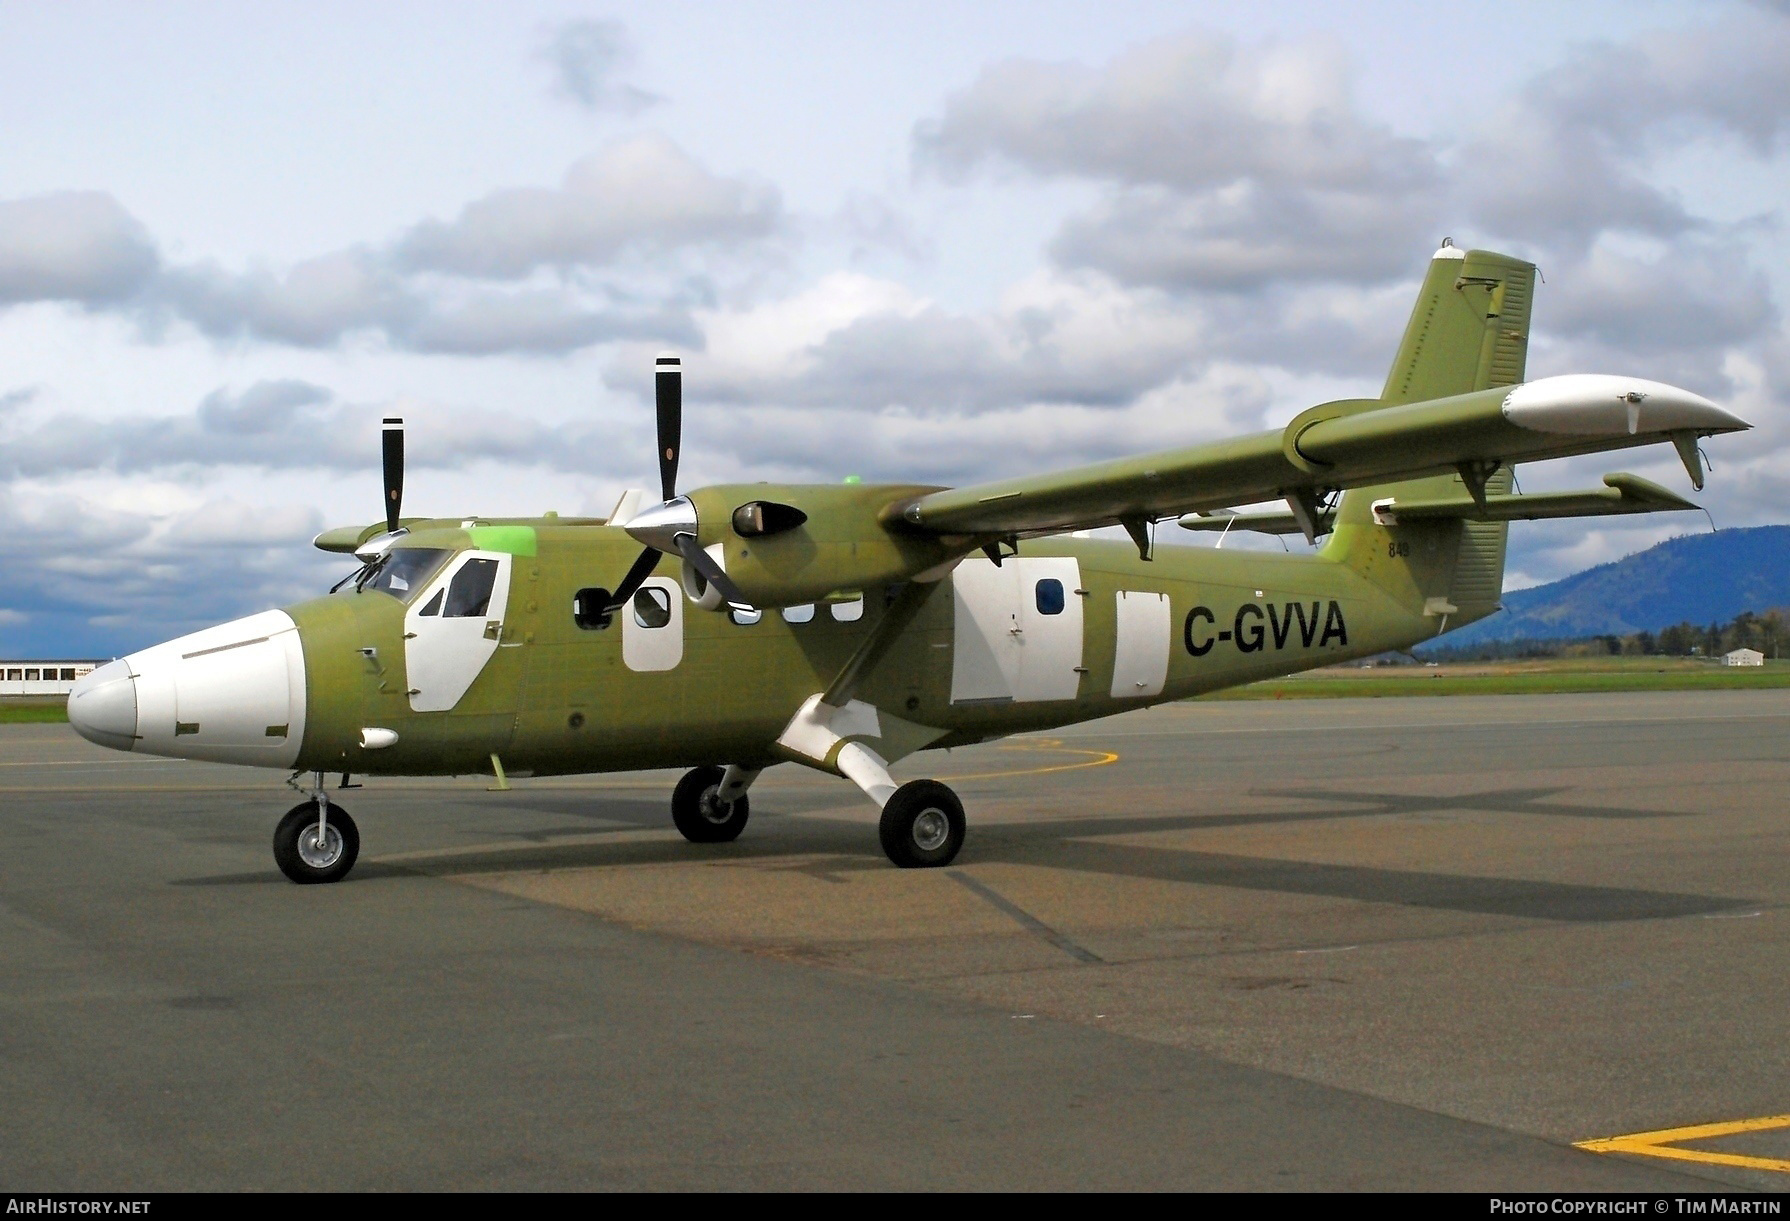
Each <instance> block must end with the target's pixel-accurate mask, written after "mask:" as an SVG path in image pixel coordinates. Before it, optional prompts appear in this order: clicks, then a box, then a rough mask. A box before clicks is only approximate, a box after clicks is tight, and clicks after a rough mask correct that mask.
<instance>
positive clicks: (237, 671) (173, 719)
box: [69, 611, 305, 767]
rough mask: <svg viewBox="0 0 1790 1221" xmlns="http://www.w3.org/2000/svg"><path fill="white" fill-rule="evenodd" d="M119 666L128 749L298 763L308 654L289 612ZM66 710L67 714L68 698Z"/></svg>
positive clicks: (268, 614)
mask: <svg viewBox="0 0 1790 1221" xmlns="http://www.w3.org/2000/svg"><path fill="white" fill-rule="evenodd" d="M115 664H116V663H115ZM123 664H125V665H128V666H129V667H130V673H131V675H132V676H133V680H134V681H133V686H134V689H135V711H136V731H135V732H136V742H135V744H134V746H133V747H132V749H135V750H139V751H143V752H145V753H147V754H152V755H171V756H173V757H175V758H178V759H207V760H211V761H213V762H217V763H247V764H250V765H253V766H257V767H288V766H290V765H291V763H292V761H293V760H294V759H296V758H297V757H298V749H299V745H300V743H301V742H302V741H303V739H304V727H305V726H304V721H305V657H304V649H303V647H302V646H301V645H300V643H299V639H298V625H297V624H295V623H293V621H292V616H290V615H288V614H287V613H286V612H285V611H263V612H262V613H261V614H258V615H250V616H249V617H248V618H246V619H236V620H233V621H231V622H229V623H223V624H219V625H218V626H217V627H208V628H206V629H205V630H204V631H202V632H194V633H193V634H192V635H190V636H182V637H180V638H179V639H178V640H170V641H168V642H167V643H166V644H158V645H156V646H155V647H154V648H149V649H144V650H143V651H142V652H140V653H132V654H131V655H130V656H128V657H126V658H125V659H124V662H123ZM100 673H101V671H97V670H96V671H95V672H94V674H93V675H90V676H89V677H97V676H98V675H99V674H100ZM69 705H70V717H71V718H72V717H73V715H74V713H73V707H74V699H73V697H72V696H71V697H70V700H69Z"/></svg>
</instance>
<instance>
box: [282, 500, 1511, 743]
mask: <svg viewBox="0 0 1790 1221" xmlns="http://www.w3.org/2000/svg"><path fill="white" fill-rule="evenodd" d="M446 525H447V523H441V526H443V527H445V526H446ZM1357 535H1371V536H1372V537H1371V538H1366V537H1356V536H1357ZM455 536H457V537H458V539H459V542H458V546H460V547H468V546H476V547H479V548H481V549H486V550H500V551H504V552H508V553H510V554H511V555H512V557H513V558H512V564H513V568H512V573H511V580H510V587H509V595H508V605H507V608H493V610H492V612H491V614H492V616H493V617H494V618H497V619H500V620H501V623H502V627H501V629H500V633H499V644H498V647H497V648H496V650H495V652H494V653H493V654H492V656H491V658H490V660H489V662H488V663H487V664H485V665H484V667H483V669H482V670H481V671H480V672H479V674H478V677H477V678H476V679H475V680H474V681H473V683H472V685H471V687H470V688H468V689H467V691H466V693H465V695H464V696H462V697H461V698H460V699H459V700H458V702H457V703H456V704H455V705H454V707H453V708H452V709H450V710H448V711H445V712H415V711H412V710H411V708H410V706H409V701H408V700H407V698H406V693H407V691H408V689H409V683H408V679H407V676H406V674H405V672H404V667H405V662H404V658H405V640H404V615H405V605H404V604H403V603H402V602H400V601H399V599H398V598H396V597H393V596H392V595H390V594H386V593H382V592H373V591H367V592H363V593H353V592H344V593H339V594H335V595H331V596H329V597H324V598H318V599H315V600H313V601H309V602H305V603H302V604H299V605H297V606H293V607H290V608H288V613H290V614H291V616H292V617H293V619H294V621H295V622H296V624H297V626H298V629H299V634H300V636H301V638H302V640H303V644H304V653H305V659H306V665H305V675H306V691H305V702H306V707H307V710H308V711H307V716H306V721H305V730H304V737H303V742H302V746H301V749H300V752H299V755H298V758H297V761H296V763H295V766H296V767H298V768H302V769H307V770H328V771H347V772H353V773H366V774H391V775H430V774H459V773H473V772H488V771H490V769H491V766H492V765H491V761H490V759H491V756H492V755H494V754H495V755H498V756H500V757H501V759H502V761H503V764H504V766H505V768H506V769H507V770H508V771H509V773H510V774H512V775H516V774H523V775H526V774H534V775H552V774H567V773H585V772H601V771H610V770H623V769H634V768H649V767H685V766H693V765H699V764H709V763H737V764H742V765H746V766H763V765H766V764H769V763H772V762H775V761H777V760H778V759H779V758H780V757H782V756H781V755H780V754H779V753H778V751H777V749H776V747H775V742H776V739H777V737H778V735H779V734H780V733H781V732H782V731H783V729H784V727H785V726H786V725H787V724H788V723H789V720H790V718H791V716H792V715H793V714H794V713H795V712H796V711H797V709H798V708H799V707H800V706H801V704H802V702H803V701H804V700H805V699H807V698H809V697H810V696H813V695H815V694H816V693H817V692H820V691H823V690H825V689H826V687H827V685H828V684H829V683H830V682H831V681H832V680H833V678H834V677H835V676H836V675H837V674H838V673H839V671H840V670H841V668H842V667H844V665H845V664H846V662H847V660H848V659H849V658H850V657H851V655H852V654H853V652H854V650H856V649H857V647H858V646H859V644H860V643H861V642H862V641H863V640H864V639H865V637H866V636H867V635H868V634H869V633H870V632H871V630H872V629H873V628H874V626H875V623H876V621H877V619H878V618H879V617H880V615H881V614H882V610H883V599H882V597H881V591H880V590H874V591H872V594H871V597H870V598H869V599H867V605H866V607H865V609H864V613H863V614H862V617H861V618H859V619H857V620H856V621H853V622H841V621H839V620H838V619H837V618H836V617H835V615H834V614H833V613H832V611H833V610H834V609H835V608H834V607H829V606H828V605H825V604H823V605H820V606H817V607H815V608H814V610H815V613H814V615H813V618H812V619H811V620H810V621H808V622H805V623H791V622H787V621H786V619H785V617H784V616H783V615H782V614H780V613H779V612H777V611H775V610H768V611H766V612H765V613H764V614H763V616H762V618H761V619H760V620H759V621H758V622H756V623H750V624H741V623H738V622H735V621H734V620H733V618H731V617H730V616H729V615H728V614H726V613H716V612H709V611H703V610H700V609H698V608H696V607H695V606H693V605H691V604H690V603H688V602H685V603H684V605H683V607H682V616H681V617H682V633H683V648H682V657H681V660H679V661H678V663H677V664H676V665H675V667H673V668H670V669H666V670H660V671H652V672H637V671H635V670H632V669H630V668H629V667H628V665H627V664H625V661H624V657H623V648H622V643H623V641H622V637H623V623H622V616H623V615H626V614H628V613H630V612H629V610H628V609H627V608H624V609H623V610H621V611H619V612H617V614H616V615H615V622H614V623H613V624H612V625H611V626H609V627H607V628H604V629H601V630H590V629H586V628H581V627H579V626H578V625H577V624H576V623H575V622H574V617H573V599H574V596H575V594H576V593H577V591H578V590H580V589H583V588H587V587H599V586H605V585H609V584H612V583H613V581H614V580H615V577H616V574H618V573H620V572H622V571H624V570H625V569H626V568H627V566H628V564H629V563H631V562H632V560H633V558H634V556H635V555H636V554H637V553H638V550H639V548H638V544H636V543H635V542H634V541H633V540H632V539H630V538H628V537H627V535H626V534H624V533H623V532H622V531H621V530H619V529H614V528H610V527H607V526H597V525H585V524H575V525H574V524H559V523H557V522H556V521H555V520H554V519H551V518H547V519H536V520H533V521H530V522H528V523H526V524H525V523H521V522H514V523H510V524H509V525H507V526H502V525H494V526H490V527H475V528H473V529H472V530H469V531H458V530H452V529H446V528H439V527H438V528H434V529H431V528H428V527H422V528H419V529H418V530H417V531H416V532H415V533H414V535H413V540H414V543H413V545H424V544H427V545H431V546H441V545H443V543H444V542H445V541H446V539H448V538H450V537H455ZM1457 537H1458V527H1454V526H1448V527H1427V528H1426V527H1411V528H1406V529H1385V528H1379V527H1372V526H1366V527H1357V528H1356V529H1354V530H1353V531H1351V530H1350V529H1347V528H1344V529H1340V530H1339V532H1338V535H1337V536H1336V538H1334V539H1333V540H1332V542H1331V543H1330V544H1329V546H1327V547H1326V548H1325V550H1324V551H1323V552H1321V553H1318V554H1310V555H1287V554H1275V553H1263V552H1259V551H1256V552H1238V551H1224V550H1214V549H1209V548H1194V547H1161V548H1158V549H1157V550H1156V552H1155V558H1154V559H1153V560H1151V561H1148V562H1146V561H1144V560H1142V559H1140V558H1139V556H1138V554H1137V551H1136V549H1135V548H1133V547H1132V546H1130V545H1129V544H1125V543H1120V542H1110V541H1105V540H1095V539H1073V538H1053V539H1049V540H1042V541H1037V542H1027V543H1024V544H1022V545H1021V549H1020V556H1021V558H1023V559H1031V558H1035V557H1045V556H1058V557H1072V558H1074V559H1075V560H1076V561H1077V562H1078V564H1079V571H1080V586H1079V588H1078V589H1077V590H1074V591H1069V596H1070V597H1073V598H1076V599H1078V600H1079V601H1080V602H1081V604H1082V606H1081V609H1082V616H1081V618H1082V634H1081V643H1080V667H1081V669H1082V672H1081V673H1080V675H1079V680H1078V681H1077V682H1076V684H1075V685H1076V693H1075V695H1074V697H1073V698H1068V699H1043V700H1036V701H1022V702H1011V701H999V700H996V701H976V702H959V703H955V704H954V703H953V702H952V676H953V655H954V648H955V646H956V641H955V640H954V634H955V624H954V609H953V607H954V596H955V594H954V590H953V581H952V578H951V576H949V575H947V576H945V577H944V578H943V579H942V580H940V581H938V582H937V583H936V585H934V586H933V593H932V595H931V596H930V597H929V598H928V600H927V602H926V604H925V605H924V606H923V607H922V608H921V610H920V612H919V614H918V615H917V616H916V617H915V619H914V620H913V622H912V623H910V624H909V625H908V626H907V627H906V628H905V629H904V630H903V631H902V632H901V634H900V635H899V637H898V638H897V639H896V640H895V643H894V644H893V646H892V647H891V648H890V650H889V651H888V653H887V654H886V656H885V657H884V658H883V659H882V660H881V662H880V663H879V664H878V665H877V666H876V667H875V668H874V670H873V671H872V672H871V673H870V675H869V676H868V677H867V679H866V680H865V682H864V684H863V686H862V687H861V689H860V690H859V691H858V692H857V698H858V699H860V700H862V701H864V702H866V703H868V704H871V705H873V706H875V707H876V708H877V709H879V710H880V711H881V712H882V713H883V714H884V715H885V717H891V718H897V719H899V720H900V721H901V722H906V723H908V724H909V729H908V733H907V735H906V738H905V739H904V740H905V741H907V742H908V743H909V744H908V745H907V746H905V747H903V746H902V745H900V744H899V743H897V742H896V741H894V740H893V739H891V740H890V741H888V742H884V743H882V744H881V749H882V753H883V754H884V755H885V756H886V757H895V756H899V755H901V754H904V753H906V752H907V750H909V749H913V748H915V744H916V743H919V744H924V745H930V746H949V745H961V744H967V743H970V742H976V741H982V740H985V739H988V738H992V737H999V736H1001V735H1004V734H1010V733H1015V732H1020V731H1025V730H1035V729H1040V728H1047V727H1051V726H1057V725H1063V724H1069V723H1073V722H1077V721H1085V720H1090V719H1093V718H1096V717H1102V716H1107V715H1111V714H1113V713H1117V712H1123V711H1126V710H1128V709H1132V708H1137V707H1141V706H1144V705H1146V704H1150V703H1156V702H1160V701H1162V700H1174V699H1183V698H1186V697H1188V696H1192V695H1198V694H1200V693H1202V692H1206V691H1211V690H1215V689H1217V688H1220V687H1226V686H1232V685H1236V684H1239V683H1247V682H1252V681H1255V680H1257V679H1261V678H1267V677H1271V676H1274V675H1279V674H1287V673H1291V672H1294V671H1298V670H1304V669H1309V668H1311V667H1314V666H1321V665H1329V664H1333V663H1335V662H1337V661H1341V660H1345V659H1347V658H1351V657H1360V656H1366V655H1370V654H1373V653H1378V652H1382V651H1384V650H1387V649H1391V648H1402V647H1406V646H1409V645H1410V644H1412V643H1415V642H1416V641H1419V640H1423V639H1427V638H1428V637H1430V636H1433V635H1434V634H1435V633H1436V632H1437V630H1438V629H1439V628H1440V627H1441V626H1443V625H1442V623H1441V622H1439V621H1438V619H1437V617H1436V616H1435V615H1433V614H1431V615H1427V616H1426V615H1425V614H1424V613H1423V603H1424V592H1425V588H1424V587H1425V586H1426V585H1427V584H1430V583H1432V582H1433V580H1434V579H1442V580H1444V581H1445V580H1446V572H1445V571H1442V570H1445V569H1446V568H1447V567H1448V566H1449V565H1451V564H1452V563H1453V546H1454V541H1455V539H1456V538H1457ZM1395 538H1405V539H1409V538H1418V539H1420V540H1423V541H1420V543H1419V546H1418V549H1417V550H1418V555H1417V558H1416V560H1415V561H1413V560H1412V559H1410V558H1408V557H1407V558H1399V559H1397V560H1396V561H1395V562H1390V563H1388V564H1387V565H1384V566H1383V569H1384V570H1383V571H1379V572H1376V571H1375V570H1374V569H1373V568H1372V566H1371V565H1372V559H1373V557H1374V556H1375V555H1376V554H1377V553H1378V551H1379V550H1380V549H1382V548H1386V549H1389V550H1391V551H1393V552H1396V551H1397V550H1398V546H1397V544H1396V543H1393V544H1390V546H1388V545H1387V544H1386V543H1385V540H1387V539H1395ZM1438 541H1440V542H1443V543H1445V544H1446V546H1444V547H1443V548H1441V551H1442V552H1443V553H1444V554H1443V555H1442V559H1441V561H1439V564H1440V568H1439V569H1438V572H1440V573H1441V575H1440V577H1439V578H1436V577H1426V576H1425V569H1424V566H1423V556H1424V554H1425V553H1426V551H1427V552H1428V553H1430V554H1435V553H1437V551H1438V548H1437V546H1436V545H1435V544H1436V543H1437V542H1438ZM409 542H412V540H407V543H409ZM1405 549H1406V551H1407V553H1408V552H1409V550H1410V546H1409V544H1408V543H1407V544H1406V548H1405ZM1500 559H1501V557H1500ZM969 562H975V563H985V562H986V561H983V560H981V558H980V556H977V557H976V558H975V559H974V560H972V561H969ZM1008 563H1012V561H1011V560H1009V561H1008ZM675 570H676V562H675V561H672V560H666V561H663V562H662V563H661V565H660V569H659V572H660V574H661V575H668V574H673V573H675ZM1121 590H1125V591H1133V592H1144V593H1155V594H1163V595H1166V596H1167V598H1168V600H1169V606H1170V612H1169V619H1170V625H1171V627H1170V642H1169V651H1168V670H1167V677H1166V681H1165V683H1164V685H1163V687H1162V689H1161V691H1160V692H1159V693H1156V694H1152V695H1150V696H1148V697H1144V698H1137V697H1132V698H1114V697H1113V696H1112V695H1111V694H1110V691H1111V687H1112V677H1113V668H1114V649H1115V631H1116V622H1115V621H1116V617H1117V611H1116V599H1117V597H1118V594H1119V591H1121ZM1494 598H1495V595H1494ZM1460 609H1461V611H1462V612H1463V613H1461V614H1458V615H1457V616H1456V617H1455V619H1454V620H1453V622H1454V623H1455V624H1458V623H1460V622H1464V621H1466V620H1467V619H1469V618H1475V617H1478V615H1480V614H1484V613H1487V612H1488V611H1489V610H1490V609H1491V606H1485V607H1479V608H1468V607H1462V608H1460ZM370 726H376V727H380V728H384V729H390V730H393V731H395V732H396V734H397V737H398V740H397V742H396V743H395V744H394V745H392V746H389V747H385V748H383V749H375V750H369V749H363V748H362V746H361V745H360V741H361V731H362V730H363V728H365V727H370Z"/></svg>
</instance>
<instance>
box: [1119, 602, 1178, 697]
mask: <svg viewBox="0 0 1790 1221" xmlns="http://www.w3.org/2000/svg"><path fill="white" fill-rule="evenodd" d="M1117 598H1118V604H1117V606H1116V607H1115V608H1114V609H1115V611H1116V612H1117V614H1116V622H1117V624H1118V628H1117V630H1116V631H1115V633H1114V640H1113V689H1112V696H1113V698H1114V699H1116V700H1120V699H1141V698H1143V697H1145V696H1150V695H1161V694H1162V685H1163V683H1165V682H1167V681H1168V655H1169V646H1170V644H1171V635H1172V632H1173V630H1174V624H1173V617H1172V616H1171V615H1170V613H1169V602H1168V595H1167V594H1149V593H1139V592H1138V591H1137V590H1135V589H1121V590H1120V591H1119V592H1118V594H1117Z"/></svg>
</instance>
